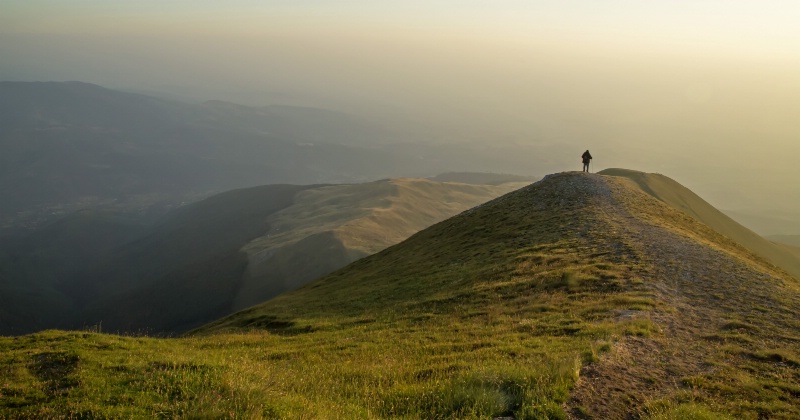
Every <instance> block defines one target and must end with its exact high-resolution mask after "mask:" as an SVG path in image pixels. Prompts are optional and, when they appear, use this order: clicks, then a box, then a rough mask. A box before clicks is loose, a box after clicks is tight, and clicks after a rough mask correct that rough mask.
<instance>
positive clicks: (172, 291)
mask: <svg viewBox="0 0 800 420" xmlns="http://www.w3.org/2000/svg"><path fill="white" fill-rule="evenodd" d="M521 185H522V184H504V185H499V186H488V185H465V184H457V183H438V182H432V181H427V180H422V179H397V180H384V181H378V182H373V183H366V184H349V185H331V186H290V185H269V186H263V187H256V188H249V189H241V190H234V191H230V192H227V193H223V194H219V195H215V196H213V197H210V198H208V199H206V200H203V201H201V202H198V203H193V204H190V205H187V206H184V207H181V208H179V209H177V210H175V211H173V212H172V213H171V214H169V215H168V217H166V218H164V219H163V220H161V221H160V222H158V223H156V224H155V226H152V227H146V226H143V225H137V224H135V223H134V221H132V220H129V219H126V218H122V217H119V216H115V215H112V214H106V213H97V212H82V213H79V214H78V215H75V216H71V217H67V218H64V219H62V220H60V221H58V222H57V223H53V224H52V225H51V226H48V227H47V228H46V229H41V230H38V231H35V232H34V233H33V234H30V235H28V236H23V237H21V238H15V239H12V238H7V239H6V240H5V241H4V242H3V246H2V247H0V274H2V278H0V290H2V291H3V293H2V295H1V296H0V300H2V301H3V302H4V303H5V304H4V305H2V308H0V333H2V334H24V333H30V332H33V331H38V330H41V329H47V328H83V327H86V326H96V325H98V326H99V325H102V328H104V329H105V330H107V331H114V332H134V333H142V332H148V333H151V334H170V333H178V332H182V331H186V330H188V329H190V328H194V327H197V326H199V325H202V324H204V323H206V322H209V321H211V320H213V319H216V318H219V317H220V316H224V315H227V314H230V313H232V312H234V311H235V310H238V309H242V308H244V307H247V306H250V305H253V304H256V303H260V302H263V301H265V300H267V299H270V298H272V297H275V296H277V295H278V294H280V293H283V292H285V291H288V290H292V289H295V288H297V287H299V286H301V285H303V284H305V283H307V282H309V281H311V280H313V279H315V278H317V277H319V276H322V275H324V274H328V273H330V272H331V271H334V270H336V269H338V268H341V267H343V266H345V265H346V264H348V263H350V262H352V261H354V260H356V259H358V258H360V257H363V256H366V255H369V254H372V253H374V252H377V251H379V250H381V249H383V248H386V247H387V246H390V245H393V244H395V243H397V242H400V241H402V240H403V239H405V238H407V237H408V236H410V235H411V234H413V233H415V232H417V231H419V230H421V229H424V228H426V227H428V226H430V225H431V224H433V223H436V222H438V221H441V220H443V219H445V218H447V217H450V216H452V215H454V214H457V213H459V212H461V211H463V210H466V209H468V208H470V207H472V206H474V205H477V204H480V203H483V202H485V201H488V200H490V199H492V198H494V197H497V196H499V195H501V194H503V193H506V192H508V191H510V190H512V189H515V188H517V187H519V186H521Z"/></svg>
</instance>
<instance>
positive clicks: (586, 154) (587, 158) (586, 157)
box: [581, 150, 592, 172]
mask: <svg viewBox="0 0 800 420" xmlns="http://www.w3.org/2000/svg"><path fill="white" fill-rule="evenodd" d="M581 157H582V158H583V172H589V162H590V161H591V160H592V154H591V153H589V151H588V150H587V151H585V152H583V154H582V155H581Z"/></svg>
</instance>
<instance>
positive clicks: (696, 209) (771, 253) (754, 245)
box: [600, 169, 800, 279]
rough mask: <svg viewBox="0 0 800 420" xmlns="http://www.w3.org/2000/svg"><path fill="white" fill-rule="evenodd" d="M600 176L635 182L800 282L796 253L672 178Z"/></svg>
mask: <svg viewBox="0 0 800 420" xmlns="http://www.w3.org/2000/svg"><path fill="white" fill-rule="evenodd" d="M600 174H603V175H610V176H619V177H625V178H628V179H630V180H632V181H634V182H635V183H636V185H638V186H639V188H641V189H642V191H644V192H646V193H648V194H650V195H652V196H653V197H655V198H657V199H659V200H661V201H663V202H665V203H667V204H669V205H670V206H672V207H675V208H676V209H679V210H681V211H683V212H684V213H686V214H688V215H690V216H692V217H694V218H695V219H697V220H698V221H700V222H702V223H704V224H706V225H708V226H710V227H711V228H712V229H714V230H716V231H717V232H719V233H721V234H723V235H725V236H727V237H729V238H731V239H733V240H734V241H736V242H738V243H739V244H741V245H742V246H744V247H745V248H747V249H748V250H750V251H752V252H754V253H756V254H758V255H760V256H762V257H764V258H766V259H767V260H768V261H770V262H771V263H773V264H775V265H777V266H778V267H780V268H782V269H784V270H786V271H787V272H789V273H790V274H792V275H793V276H795V278H798V279H800V259H798V258H797V256H796V255H795V254H793V253H792V252H791V251H788V250H787V249H785V248H784V247H783V246H780V245H776V244H774V243H772V242H770V241H768V240H766V239H764V238H763V237H761V236H759V235H758V234H756V233H755V232H753V231H751V230H749V229H747V228H746V227H744V226H742V225H740V224H739V223H737V222H736V221H734V220H733V219H731V218H730V217H728V216H726V215H725V214H724V213H722V212H721V211H719V210H717V209H716V208H714V207H713V206H712V205H710V204H708V203H707V202H706V201H705V200H703V199H702V198H700V197H699V196H697V194H695V193H693V192H692V191H691V190H689V189H687V188H686V187H684V186H682V185H680V184H678V183H677V182H675V181H673V180H672V179H670V178H667V177H665V176H664V175H659V174H648V173H644V172H638V171H631V170H628V169H606V170H603V171H601V172H600Z"/></svg>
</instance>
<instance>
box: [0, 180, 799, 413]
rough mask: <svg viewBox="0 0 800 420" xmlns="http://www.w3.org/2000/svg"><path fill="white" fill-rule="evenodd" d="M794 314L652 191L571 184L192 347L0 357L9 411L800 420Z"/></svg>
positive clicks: (16, 351) (330, 280)
mask: <svg viewBox="0 0 800 420" xmlns="http://www.w3.org/2000/svg"><path fill="white" fill-rule="evenodd" d="M662 193H663V192H662ZM798 311H800V284H799V283H798V281H797V280H796V279H794V278H792V277H791V276H790V275H789V274H788V273H786V272H785V271H783V270H781V269H780V268H778V267H776V266H774V265H772V264H771V263H769V262H767V261H766V260H765V259H763V258H762V257H760V256H758V255H756V254H755V253H753V252H751V251H749V250H748V249H746V248H745V247H743V246H742V245H740V244H739V243H737V242H736V241H734V240H733V239H731V238H730V237H728V236H726V235H723V234H721V233H719V232H717V231H716V230H714V229H712V228H711V227H709V226H708V225H706V224H703V223H701V222H699V221H698V220H697V219H696V218H694V217H692V216H690V215H688V214H687V213H685V212H683V211H681V210H678V209H676V208H675V207H672V206H670V205H668V204H667V203H665V202H664V201H661V200H659V199H656V198H654V197H653V196H652V195H650V194H647V193H645V192H643V189H642V186H641V185H640V184H637V183H636V182H634V181H632V180H631V179H629V178H626V177H620V176H604V175H597V174H585V173H561V174H555V175H551V176H548V177H545V178H544V179H543V180H542V181H540V182H537V183H535V184H533V185H531V186H528V187H525V188H522V189H520V190H517V191H514V192H511V193H509V194H506V195H504V196H502V197H500V198H497V199H495V200H492V201H490V202H488V203H486V204H483V205H480V206H477V207H475V208H473V209H471V210H469V211H466V212H463V213H461V214H459V215H458V216H455V217H452V218H450V219H447V220H445V221H443V222H440V223H438V224H436V225H434V226H432V227H430V228H428V229H425V230H423V231H421V232H419V233H416V234H415V235H413V236H411V237H410V238H409V239H407V240H405V241H403V242H401V243H399V244H397V245H394V246H391V247H389V248H387V249H385V250H383V251H381V252H379V253H377V254H374V255H372V256H369V257H366V258H363V259H360V260H358V261H356V262H354V263H352V264H350V265H348V266H347V267H345V268H343V269H341V270H338V271H336V272H334V273H332V274H330V275H328V276H325V277H323V278H321V279H319V280H317V281H315V282H313V283H310V284H308V285H306V286H303V287H301V288H300V289H298V290H295V291H294V292H290V293H287V294H284V295H282V296H280V297H278V298H276V299H273V300H271V301H268V302H266V303H264V304H261V305H258V306H254V307H251V308H248V309H246V310H244V311H241V312H238V313H236V314H233V315H231V316H228V317H225V318H223V319H220V320H218V321H215V322H213V323H211V324H208V325H206V326H204V327H202V328H199V329H197V330H195V331H194V332H193V333H192V334H190V335H189V336H187V337H183V338H177V339H160V340H159V339H150V338H135V337H119V336H112V335H105V334H99V333H94V332H82V333H79V332H73V333H68V332H57V331H50V332H44V333H41V334H35V335H30V336H25V337H19V338H14V339H12V338H3V339H0V349H2V352H1V353H0V357H2V358H3V359H2V363H3V364H4V365H5V366H8V367H9V368H8V369H4V370H0V387H1V388H0V392H2V393H3V395H7V396H9V397H8V398H4V399H2V400H0V410H3V411H0V413H3V414H4V415H12V416H42V415H45V416H46V415H65V416H68V415H73V416H83V417H104V416H106V417H107V416H123V417H130V416H152V415H156V414H158V415H163V416H168V417H170V416H172V417H174V416H186V415H192V416H206V417H220V416H234V417H256V418H258V417H267V418H299V417H305V418H365V419H370V418H388V417H398V418H460V419H463V418H475V419H477V418H495V417H503V416H505V417H513V418H515V419H543V418H565V417H573V418H626V417H633V418H649V419H661V418H714V419H717V418H759V417H761V418H764V417H769V418H786V419H789V418H797V417H798V416H800V408H799V407H798V405H797V404H796V398H797V395H798V392H799V391H800V380H799V379H798V378H800V354H799V353H800V352H798V347H797V344H798V342H800V332H799V331H800V324H799V323H798V321H797V318H796V314H797V313H798Z"/></svg>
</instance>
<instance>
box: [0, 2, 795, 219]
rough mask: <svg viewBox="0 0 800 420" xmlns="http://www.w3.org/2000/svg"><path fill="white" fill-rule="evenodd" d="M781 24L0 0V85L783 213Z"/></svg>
mask: <svg viewBox="0 0 800 420" xmlns="http://www.w3.org/2000/svg"><path fill="white" fill-rule="evenodd" d="M798 22H800V2H798V1H761V2H757V1H753V0H746V1H745V0H713V1H703V0H694V1H683V0H650V1H643V0H636V1H633V0H631V1H622V0H608V1H597V0H591V1H589V0H583V1H570V0H553V1H535V0H524V1H523V0H513V1H503V0H483V1H470V0H461V1H455V0H425V1H417V0H411V1H408V0H406V1H402V2H399V1H393V2H387V1H375V0H372V1H366V0H364V1H347V0H344V1H343V0H336V1H333V0H331V1H298V0H295V1H288V0H287V1H264V0H260V1H256V0H228V1H218V0H215V1H203V0H199V1H198V0H193V1H155V0H152V1H151V0H147V1H134V0H130V1H122V0H119V1H110V0H94V1H89V0H61V1H57V0H49V1H45V0H3V1H2V4H0V80H81V81H86V82H92V83H97V84H101V85H104V86H107V87H111V88H124V89H137V90H142V91H153V92H163V93H165V94H170V95H175V96H183V97H186V98H190V99H196V100H204V99H227V100H232V101H236V102H242V103H248V104H265V105H266V104H269V103H289V104H302V105H315V106H323V107H334V108H340V109H345V110H350V111H353V112H358V113H369V114H373V115H374V116H382V117H385V116H387V115H392V116H401V117H402V118H403V119H404V120H405V121H423V120H425V121H428V122H432V123H435V124H437V125H439V126H441V127H444V131H443V132H444V133H449V134H444V135H442V136H441V137H440V139H448V140H458V139H464V138H467V139H470V140H474V141H485V142H491V141H499V140H503V141H509V142H512V141H513V142H519V143H525V142H541V143H548V144H551V143H556V144H564V145H565V147H564V149H563V153H564V156H563V157H558V158H557V159H556V160H560V159H563V161H564V162H565V165H566V164H567V162H569V164H572V163H573V162H572V161H573V160H575V159H574V157H573V156H572V155H574V154H575V153H576V151H575V150H574V149H580V150H577V155H580V152H582V150H583V149H586V148H589V149H591V150H592V151H593V154H594V155H595V157H596V160H595V164H596V167H598V168H602V167H608V166H615V167H629V168H632V169H640V170H644V171H650V172H661V173H664V174H666V175H669V176H672V177H673V178H675V179H677V180H678V181H680V182H682V183H684V184H685V185H687V186H689V187H690V188H693V189H695V190H696V191H697V192H698V193H700V194H701V195H703V196H705V197H707V198H709V199H710V200H711V201H712V203H714V204H717V205H720V206H723V207H745V206H747V205H750V204H752V206H753V207H759V206H766V207H781V206H783V207H787V206H789V207H794V208H795V209H797V208H800V188H799V187H798V185H797V184H798V180H800V166H799V165H798V162H797V161H798V160H800V159H798V156H800V124H799V123H798V121H800V24H798ZM534 164H535V157H532V165H534ZM574 166H576V168H575V169H579V167H580V166H579V164H577V165H574ZM565 169H573V168H571V167H565ZM534 172H535V171H534ZM799 213H800V212H799Z"/></svg>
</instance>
